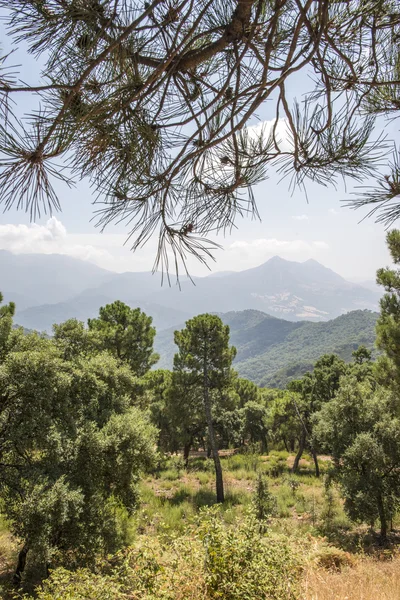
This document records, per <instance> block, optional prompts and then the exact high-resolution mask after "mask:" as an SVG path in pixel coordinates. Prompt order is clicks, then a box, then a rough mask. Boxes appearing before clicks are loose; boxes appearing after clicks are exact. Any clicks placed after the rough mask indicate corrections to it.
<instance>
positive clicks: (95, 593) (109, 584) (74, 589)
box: [24, 568, 127, 600]
mask: <svg viewBox="0 0 400 600" xmlns="http://www.w3.org/2000/svg"><path fill="white" fill-rule="evenodd" d="M24 598H25V600H29V598H28V597H27V596H24ZM126 598H127V596H126V595H125V594H124V593H123V592H122V591H121V584H120V583H118V582H117V581H115V579H114V578H112V577H109V576H107V575H95V574H94V573H91V572H90V571H88V570H87V569H80V570H78V571H75V572H72V571H67V570H66V569H61V568H59V569H56V570H55V571H54V572H53V573H52V574H51V575H50V577H49V579H47V580H46V581H45V582H44V583H43V586H42V587H41V588H38V589H37V593H36V599H37V600H125V599H126ZM32 600H33V599H32Z"/></svg>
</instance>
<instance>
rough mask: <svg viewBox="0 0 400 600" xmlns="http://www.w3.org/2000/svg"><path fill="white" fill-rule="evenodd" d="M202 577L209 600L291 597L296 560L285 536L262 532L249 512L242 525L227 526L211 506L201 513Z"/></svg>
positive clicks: (285, 599) (294, 592) (281, 599)
mask: <svg viewBox="0 0 400 600" xmlns="http://www.w3.org/2000/svg"><path fill="white" fill-rule="evenodd" d="M200 535H201V538H202V540H203V543H204V545H205V548H206V559H205V565H204V566H205V573H204V576H205V580H206V584H207V591H208V596H207V597H208V598H210V600H217V599H223V600H243V599H245V598H257V599H260V600H294V599H295V598H297V597H298V596H297V582H298V578H299V568H298V563H297V561H296V560H295V556H294V554H293V552H292V550H291V549H290V548H289V546H288V544H287V541H286V539H285V538H282V537H280V538H274V537H272V536H263V535H261V534H260V531H259V524H258V522H257V519H256V518H255V516H254V515H253V514H252V513H249V514H248V515H247V516H246V518H245V520H244V522H243V523H242V526H241V527H237V526H236V527H234V528H227V527H226V526H225V525H224V523H223V521H222V519H221V517H220V515H219V512H218V508H216V507H213V508H211V509H210V510H209V511H208V512H206V513H203V520H202V522H201V525H200Z"/></svg>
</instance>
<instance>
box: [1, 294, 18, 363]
mask: <svg viewBox="0 0 400 600" xmlns="http://www.w3.org/2000/svg"><path fill="white" fill-rule="evenodd" d="M2 302H3V294H2V293H1V292H0V304H2ZM14 313H15V304H14V302H10V303H9V304H5V305H4V306H0V361H1V359H2V358H3V357H4V354H5V351H6V347H7V342H8V338H9V335H10V333H11V329H12V325H13V316H14Z"/></svg>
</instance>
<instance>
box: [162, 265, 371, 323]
mask: <svg viewBox="0 0 400 600" xmlns="http://www.w3.org/2000/svg"><path fill="white" fill-rule="evenodd" d="M194 283H195V285H193V284H192V283H191V282H189V281H186V282H183V284H182V286H181V290H180V289H179V288H177V287H176V286H175V287H172V288H169V289H161V290H158V291H156V293H155V294H154V296H153V301H154V302H156V303H157V304H161V305H163V306H170V307H174V308H175V309H179V310H188V307H190V312H191V313H192V314H193V315H195V314H199V313H202V312H224V313H225V312H229V311H240V310H246V309H254V310H260V311H262V312H266V313H268V314H270V315H273V316H277V317H283V318H285V319H287V320H289V321H298V320H302V319H308V320H313V321H326V320H328V319H331V318H333V317H337V316H339V315H341V314H344V313H346V312H349V311H351V310H356V309H365V308H367V309H369V310H376V309H377V307H378V299H379V294H378V293H374V292H373V291H371V290H367V289H364V288H363V287H361V286H359V285H356V284H354V283H350V282H348V281H346V280H345V279H343V277H341V276H340V275H338V274H337V273H334V272H333V271H331V270H330V269H327V268H326V267H324V266H323V265H321V264H319V263H318V262H317V261H314V260H308V261H306V262H304V263H298V262H294V261H287V260H284V259H282V258H279V257H278V256H276V257H274V258H271V259H270V260H269V261H267V262H266V263H264V264H262V265H260V266H259V267H255V268H253V269H247V270H245V271H239V272H234V273H229V274H226V275H224V276H223V277H203V278H199V277H197V278H195V279H194Z"/></svg>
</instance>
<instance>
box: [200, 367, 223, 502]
mask: <svg viewBox="0 0 400 600" xmlns="http://www.w3.org/2000/svg"><path fill="white" fill-rule="evenodd" d="M204 363H205V361H204ZM203 400H204V410H205V413H206V420H207V427H208V437H209V443H210V448H211V454H212V457H213V460H214V467H215V484H216V490H217V502H224V500H225V496H224V482H223V479H222V467H221V461H220V458H219V454H218V446H217V439H216V437H215V431H214V425H213V421H212V413H211V401H210V394H209V389H208V374H207V365H206V363H205V364H204V386H203Z"/></svg>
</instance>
